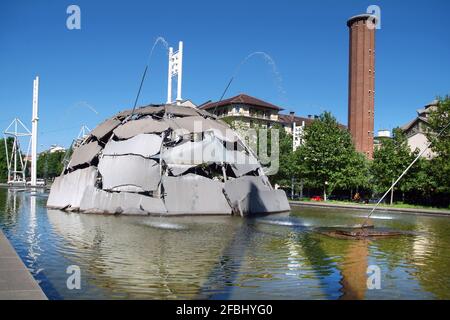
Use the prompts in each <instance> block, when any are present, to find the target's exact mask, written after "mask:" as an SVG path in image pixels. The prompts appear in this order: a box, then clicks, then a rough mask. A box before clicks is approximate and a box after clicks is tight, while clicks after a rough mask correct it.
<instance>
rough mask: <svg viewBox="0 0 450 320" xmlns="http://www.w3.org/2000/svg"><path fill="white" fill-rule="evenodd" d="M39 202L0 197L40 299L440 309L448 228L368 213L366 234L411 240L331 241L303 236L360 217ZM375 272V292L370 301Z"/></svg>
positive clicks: (448, 221)
mask: <svg viewBox="0 0 450 320" xmlns="http://www.w3.org/2000/svg"><path fill="white" fill-rule="evenodd" d="M47 196H48V194H46V193H43V192H38V193H34V192H33V193H31V192H30V191H29V190H22V191H21V190H17V189H16V190H8V189H4V188H0V227H1V228H2V230H3V232H4V233H5V234H6V236H7V237H8V239H9V240H10V241H11V243H12V245H13V246H14V248H15V249H16V250H17V252H18V253H19V255H20V257H21V258H22V260H23V261H24V262H25V264H26V265H27V267H28V268H29V269H30V271H31V272H32V274H33V276H34V277H35V278H36V279H37V280H38V282H39V284H40V285H41V287H42V288H43V290H44V292H45V293H46V294H47V296H48V297H49V298H50V299H450V218H446V217H425V216H415V215H405V214H388V213H386V212H378V213H376V214H375V216H374V222H375V224H376V226H378V227H388V228H395V229H400V230H406V231H413V232H414V234H413V235H404V236H400V237H395V238H389V239H378V240H372V241H361V240H338V239H334V238H330V237H327V236H325V235H321V234H318V233H316V232H314V230H313V228H314V227H323V226H333V225H342V224H353V223H356V222H360V221H361V217H362V216H363V214H364V212H362V211H349V210H338V209H333V210H330V209H317V208H304V207H299V208H294V210H293V211H292V212H291V213H290V214H285V215H273V216H268V217H264V218H256V219H248V220H245V219H241V218H238V217H177V218H175V217H172V218H159V217H126V216H102V215H87V214H78V213H65V212H62V211H58V210H47V209H46V208H45V203H46V201H47ZM72 265H76V266H79V268H80V270H81V289H79V290H77V289H74V290H69V289H68V288H67V284H66V281H67V278H68V277H69V276H70V275H69V274H67V273H66V271H67V268H68V267H69V266H72ZM374 265H375V266H377V267H379V268H380V270H381V289H371V290H369V289H367V284H366V281H367V276H368V275H367V274H366V271H367V268H368V267H369V266H374Z"/></svg>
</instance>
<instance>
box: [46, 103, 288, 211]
mask: <svg viewBox="0 0 450 320" xmlns="http://www.w3.org/2000/svg"><path fill="white" fill-rule="evenodd" d="M47 206H48V207H49V208H54V209H62V210H68V211H80V212H85V213H102V214H132V215H192V214H205V215H206V214H224V215H231V214H238V215H241V216H245V215H249V214H258V213H272V212H283V211H289V210H290V207H289V203H288V201H287V198H286V195H285V193H284V191H283V190H274V189H273V188H272V186H271V184H270V182H269V180H268V178H267V176H266V175H265V174H264V173H263V170H262V167H261V165H260V163H259V162H258V160H257V159H256V157H255V156H254V155H253V153H252V151H251V150H250V149H249V148H248V147H247V146H246V145H245V144H244V143H243V142H242V141H241V140H240V139H239V137H238V135H237V134H236V133H235V132H234V131H233V130H231V129H230V128H229V127H228V126H227V125H226V124H225V123H224V122H222V121H220V120H217V119H216V117H215V116H213V115H212V114H210V113H208V112H206V111H204V110H201V109H197V108H195V107H189V106H181V105H174V104H168V105H149V106H145V107H141V108H137V109H136V110H134V112H133V111H132V110H125V111H122V112H120V113H118V114H116V115H115V116H113V117H112V118H109V119H107V120H106V121H104V122H103V123H101V124H100V125H99V126H97V127H96V128H95V129H94V130H93V131H92V132H91V133H90V134H89V135H88V136H87V137H85V138H83V139H82V140H81V141H77V142H76V143H75V144H74V145H73V153H72V155H71V158H70V160H69V162H68V163H67V164H66V166H65V168H64V171H63V173H62V174H61V176H59V177H57V178H56V179H55V181H54V183H53V184H52V187H51V190H50V195H49V198H48V202H47Z"/></svg>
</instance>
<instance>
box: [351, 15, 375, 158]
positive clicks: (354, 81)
mask: <svg viewBox="0 0 450 320" xmlns="http://www.w3.org/2000/svg"><path fill="white" fill-rule="evenodd" d="M375 19H376V17H375V16H373V15H370V14H361V15H357V16H354V17H351V18H350V19H349V20H348V21H347V26H348V27H349V31H350V52H349V56H350V61H349V82H348V128H349V130H350V133H351V135H352V138H353V143H354V144H355V148H356V150H357V151H359V152H362V153H364V154H365V155H366V157H367V158H369V159H372V157H373V136H374V125H373V122H374V95H375V90H374V87H375V23H376V21H375Z"/></svg>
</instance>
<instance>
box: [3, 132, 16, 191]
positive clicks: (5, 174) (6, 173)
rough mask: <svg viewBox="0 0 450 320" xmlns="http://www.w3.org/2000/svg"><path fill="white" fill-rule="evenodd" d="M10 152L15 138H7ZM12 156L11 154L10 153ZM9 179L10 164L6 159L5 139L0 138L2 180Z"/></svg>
mask: <svg viewBox="0 0 450 320" xmlns="http://www.w3.org/2000/svg"><path fill="white" fill-rule="evenodd" d="M6 141H7V144H8V152H9V153H10V152H11V150H12V147H13V143H14V139H13V138H11V137H9V138H7V140H6ZM8 156H10V154H9V155H8ZM7 181H8V164H7V161H6V150H5V139H0V182H2V183H5V182H7Z"/></svg>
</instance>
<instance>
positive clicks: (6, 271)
mask: <svg viewBox="0 0 450 320" xmlns="http://www.w3.org/2000/svg"><path fill="white" fill-rule="evenodd" d="M46 299H47V297H46V296H45V294H44V292H43V291H42V289H41V287H39V285H38V283H37V282H36V280H34V278H33V276H32V275H31V274H30V272H29V271H28V269H27V267H26V266H25V264H24V263H23V262H22V260H20V258H19V256H18V255H17V253H16V251H15V250H14V248H13V247H12V246H11V244H10V243H9V241H8V239H7V238H6V237H5V235H4V234H3V231H2V230H0V300H46Z"/></svg>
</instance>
